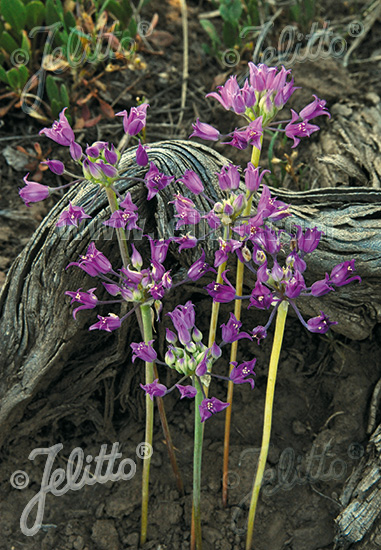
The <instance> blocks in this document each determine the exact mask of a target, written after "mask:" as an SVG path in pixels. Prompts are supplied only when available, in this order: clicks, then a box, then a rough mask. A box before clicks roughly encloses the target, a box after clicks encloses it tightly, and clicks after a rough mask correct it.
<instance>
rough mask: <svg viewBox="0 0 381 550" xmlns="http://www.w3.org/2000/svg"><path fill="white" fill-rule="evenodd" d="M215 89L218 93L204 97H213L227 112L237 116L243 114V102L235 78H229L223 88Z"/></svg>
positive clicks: (244, 107)
mask: <svg viewBox="0 0 381 550" xmlns="http://www.w3.org/2000/svg"><path fill="white" fill-rule="evenodd" d="M217 88H218V92H211V93H209V94H206V96H205V97H214V99H217V101H219V102H220V103H221V105H222V106H223V108H224V109H226V110H227V111H229V110H230V109H231V110H232V111H234V112H235V113H237V114H242V113H244V112H245V110H246V105H245V101H244V99H243V97H242V95H241V90H240V87H239V85H238V82H237V77H236V76H231V77H230V78H229V79H228V80H227V82H226V83H225V85H224V86H217Z"/></svg>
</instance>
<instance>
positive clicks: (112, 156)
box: [103, 143, 120, 164]
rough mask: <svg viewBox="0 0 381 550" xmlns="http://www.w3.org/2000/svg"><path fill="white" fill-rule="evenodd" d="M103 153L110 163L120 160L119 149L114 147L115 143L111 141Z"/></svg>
mask: <svg viewBox="0 0 381 550" xmlns="http://www.w3.org/2000/svg"><path fill="white" fill-rule="evenodd" d="M103 154H104V156H105V160H106V162H108V163H109V164H116V163H117V162H118V160H119V156H120V153H119V151H117V150H116V149H115V147H114V145H113V144H112V143H111V145H110V144H108V143H107V147H105V148H104V149H103Z"/></svg>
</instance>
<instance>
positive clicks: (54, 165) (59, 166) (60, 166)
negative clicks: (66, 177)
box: [41, 160, 65, 176]
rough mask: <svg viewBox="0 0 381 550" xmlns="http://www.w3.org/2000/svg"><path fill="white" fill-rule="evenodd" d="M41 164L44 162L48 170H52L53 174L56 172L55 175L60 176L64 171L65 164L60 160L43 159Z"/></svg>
mask: <svg viewBox="0 0 381 550" xmlns="http://www.w3.org/2000/svg"><path fill="white" fill-rule="evenodd" d="M41 164H46V165H47V167H48V168H49V170H50V171H51V172H53V174H57V176H62V174H63V173H64V172H65V165H64V163H63V162H61V161H60V160H45V161H44V162H42V163H41Z"/></svg>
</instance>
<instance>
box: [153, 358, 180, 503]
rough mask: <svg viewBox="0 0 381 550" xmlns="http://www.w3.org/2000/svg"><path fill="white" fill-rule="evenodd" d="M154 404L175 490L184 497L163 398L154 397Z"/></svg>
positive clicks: (154, 366) (155, 370) (154, 368)
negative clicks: (165, 444)
mask: <svg viewBox="0 0 381 550" xmlns="http://www.w3.org/2000/svg"><path fill="white" fill-rule="evenodd" d="M153 370H154V376H155V379H156V378H159V374H158V372H157V368H156V365H155V364H154V365H153ZM156 403H157V408H158V409H159V415H160V421H161V427H162V430H163V434H164V437H165V441H166V443H167V450H168V455H169V461H170V463H171V466H172V470H173V473H174V475H175V478H176V485H177V490H178V491H179V493H180V495H181V496H183V495H184V484H183V480H182V477H181V474H180V470H179V467H178V465H177V460H176V454H175V449H174V446H173V442H172V437H171V432H170V431H169V426H168V421H167V415H166V414H165V408H164V403H163V398H162V397H156Z"/></svg>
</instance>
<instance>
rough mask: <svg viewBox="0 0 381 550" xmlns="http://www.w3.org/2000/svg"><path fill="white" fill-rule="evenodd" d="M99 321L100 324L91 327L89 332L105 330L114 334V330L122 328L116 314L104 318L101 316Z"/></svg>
mask: <svg viewBox="0 0 381 550" xmlns="http://www.w3.org/2000/svg"><path fill="white" fill-rule="evenodd" d="M97 317H98V319H99V321H98V323H95V324H94V325H91V327H90V328H89V330H96V329H98V330H105V331H107V332H112V331H113V330H116V329H118V328H119V327H120V325H121V323H120V319H119V317H118V316H117V315H115V313H109V314H108V317H102V316H101V315H97Z"/></svg>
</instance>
